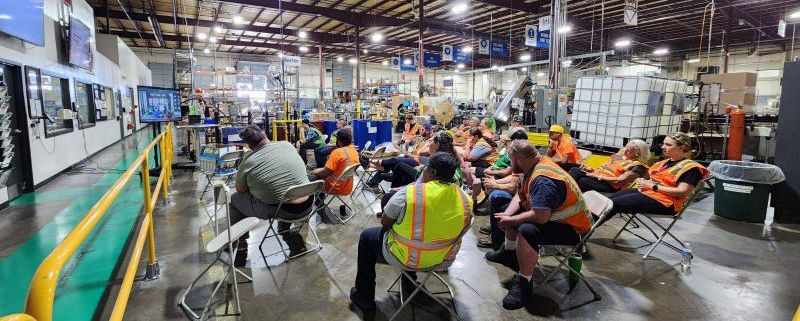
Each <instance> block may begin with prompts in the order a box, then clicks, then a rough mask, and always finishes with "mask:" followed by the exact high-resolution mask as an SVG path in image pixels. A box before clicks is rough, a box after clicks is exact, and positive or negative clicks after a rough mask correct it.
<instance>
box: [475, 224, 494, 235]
mask: <svg viewBox="0 0 800 321" xmlns="http://www.w3.org/2000/svg"><path fill="white" fill-rule="evenodd" d="M478 232H480V233H481V234H483V235H490V234H492V227H491V226H489V225H484V226H481V229H480V230H478Z"/></svg>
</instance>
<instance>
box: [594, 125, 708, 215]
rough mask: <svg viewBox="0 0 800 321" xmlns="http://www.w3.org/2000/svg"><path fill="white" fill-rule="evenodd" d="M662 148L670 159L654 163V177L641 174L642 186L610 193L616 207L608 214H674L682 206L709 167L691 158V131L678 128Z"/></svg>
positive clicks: (652, 173) (706, 173)
mask: <svg viewBox="0 0 800 321" xmlns="http://www.w3.org/2000/svg"><path fill="white" fill-rule="evenodd" d="M661 151H662V152H663V154H664V156H666V157H667V159H665V160H662V161H660V162H658V163H655V164H653V166H650V170H648V173H649V174H650V179H649V180H648V179H644V178H639V179H637V180H636V183H637V184H638V185H639V187H638V189H625V190H622V191H619V192H616V193H614V194H611V195H609V197H608V198H610V199H611V200H612V201H614V207H613V208H612V209H611V212H610V213H609V214H608V215H607V216H606V218H607V219H610V218H611V217H612V216H613V215H615V214H618V213H648V214H664V215H674V214H675V213H677V212H678V211H680V210H681V208H682V207H683V205H684V203H685V202H686V198H687V197H689V194H691V193H692V190H693V189H694V188H695V186H697V183H698V182H700V180H702V179H703V178H704V177H706V176H707V175H708V174H709V171H708V170H707V169H706V168H705V167H703V165H700V164H699V163H697V162H695V161H693V160H690V159H687V158H686V155H687V154H688V153H689V152H690V151H691V141H690V140H689V135H686V134H684V133H681V132H675V133H672V134H669V135H667V137H666V138H664V143H663V144H662V145H661Z"/></svg>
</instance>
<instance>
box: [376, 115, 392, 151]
mask: <svg viewBox="0 0 800 321" xmlns="http://www.w3.org/2000/svg"><path fill="white" fill-rule="evenodd" d="M376 123H377V125H378V137H377V141H376V144H375V145H379V144H383V143H386V142H391V141H392V121H391V120H380V121H376Z"/></svg>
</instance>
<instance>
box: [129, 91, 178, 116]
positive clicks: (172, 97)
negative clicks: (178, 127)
mask: <svg viewBox="0 0 800 321" xmlns="http://www.w3.org/2000/svg"><path fill="white" fill-rule="evenodd" d="M137 91H138V93H139V120H140V121H141V122H143V123H155V122H167V121H174V120H180V119H181V94H180V92H178V90H177V89H172V88H160V87H148V86H139V87H138V88H137Z"/></svg>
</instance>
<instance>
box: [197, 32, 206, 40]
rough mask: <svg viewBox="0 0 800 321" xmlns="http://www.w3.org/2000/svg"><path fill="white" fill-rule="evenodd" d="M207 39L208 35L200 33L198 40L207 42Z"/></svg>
mask: <svg viewBox="0 0 800 321" xmlns="http://www.w3.org/2000/svg"><path fill="white" fill-rule="evenodd" d="M207 38H208V35H207V34H205V33H204V32H200V33H198V34H197V39H200V40H206V39H207Z"/></svg>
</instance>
